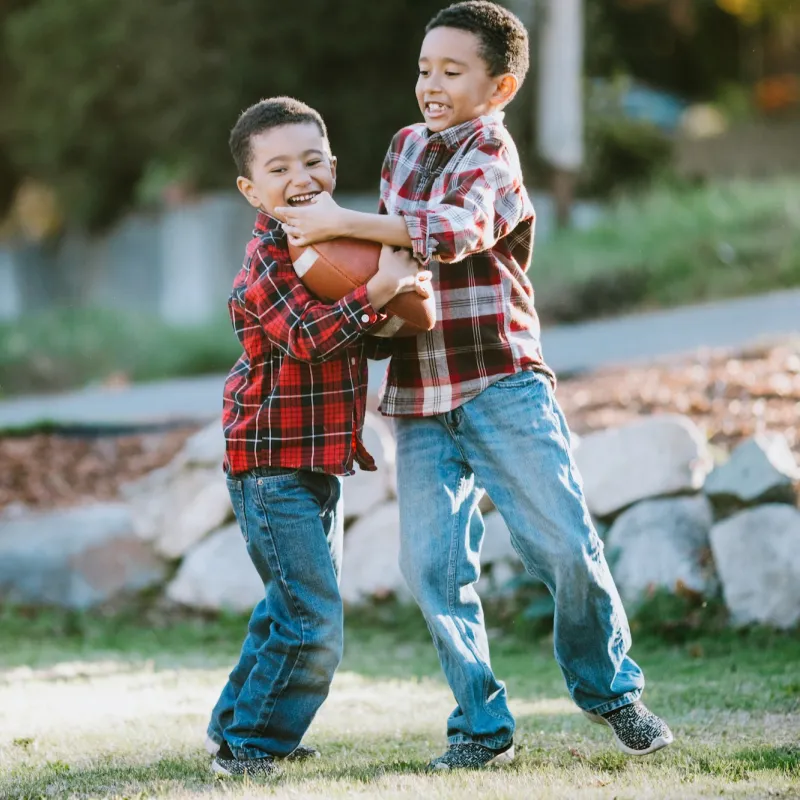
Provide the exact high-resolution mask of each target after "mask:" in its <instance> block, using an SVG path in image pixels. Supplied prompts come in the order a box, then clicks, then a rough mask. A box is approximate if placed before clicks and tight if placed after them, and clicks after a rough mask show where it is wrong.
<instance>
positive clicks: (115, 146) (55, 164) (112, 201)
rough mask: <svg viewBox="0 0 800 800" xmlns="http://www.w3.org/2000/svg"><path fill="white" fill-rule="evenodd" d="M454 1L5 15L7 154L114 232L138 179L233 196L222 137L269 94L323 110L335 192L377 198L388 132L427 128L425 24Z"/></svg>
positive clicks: (209, 5) (50, 1)
mask: <svg viewBox="0 0 800 800" xmlns="http://www.w3.org/2000/svg"><path fill="white" fill-rule="evenodd" d="M446 4H447V3H446V0H441V1H440V2H433V3H432V2H430V1H429V0H408V2H404V3H381V2H361V3H342V2H338V0H305V2H303V3H294V4H288V3H283V2H277V0H226V2H225V3H219V2H217V1H216V0H137V2H136V3H108V2H106V0H28V2H21V3H17V4H16V6H15V7H12V8H11V9H10V10H9V11H8V12H6V13H2V12H0V49H1V50H2V51H3V53H4V54H5V59H6V64H5V65H4V67H5V68H6V69H5V70H4V72H6V74H7V78H8V80H7V81H4V82H3V84H2V85H5V86H6V89H5V94H4V95H3V101H4V103H3V104H4V110H5V113H4V114H3V118H2V121H0V141H2V142H3V143H5V145H4V146H5V148H6V149H7V152H8V153H9V155H10V161H11V163H12V164H13V165H14V168H15V169H16V170H18V171H19V172H21V173H24V174H26V175H32V176H34V177H37V178H39V179H41V180H44V181H47V182H49V183H50V184H52V185H54V186H55V187H56V189H57V190H58V191H59V194H60V196H61V197H62V199H63V201H64V203H65V206H66V211H67V214H68V216H69V217H70V218H71V219H73V220H76V221H78V222H80V223H83V224H85V225H87V226H89V227H92V228H99V227H102V226H104V225H107V224H108V223H110V222H112V221H113V220H114V219H116V218H117V217H118V216H119V214H120V213H122V212H123V211H124V210H125V209H126V208H127V207H129V206H130V205H131V203H132V201H133V199H134V198H135V197H136V194H137V187H139V186H140V184H141V182H142V180H143V177H145V176H149V177H150V178H151V179H152V175H153V174H154V173H155V174H158V175H162V176H167V177H169V176H170V175H174V176H177V177H179V178H180V179H182V180H184V181H188V182H189V183H191V184H192V185H193V186H195V187H197V188H201V189H202V188H216V187H220V186H229V185H232V182H233V178H234V177H235V176H234V174H233V168H232V163H231V161H230V156H229V155H228V151H227V137H228V131H229V130H230V128H231V126H232V125H233V123H234V122H235V120H236V116H237V115H238V113H239V112H240V111H241V110H242V109H244V108H245V107H246V106H248V105H249V104H250V103H253V102H255V101H257V100H258V99H260V98H261V97H265V96H269V95H274V94H290V95H295V96H298V97H300V98H302V99H303V100H305V101H306V102H308V103H310V104H311V105H313V106H315V107H316V108H318V109H319V111H320V112H321V113H322V114H323V115H324V117H325V119H326V121H327V122H328V126H329V128H330V133H331V141H332V144H333V148H334V151H335V152H336V153H337V155H338V156H339V160H340V169H341V179H340V183H339V185H340V187H341V188H343V189H345V190H348V189H364V188H374V187H375V185H376V183H377V178H376V176H377V175H378V171H379V168H380V164H381V160H382V158H383V155H384V152H385V149H386V147H387V145H388V142H389V138H390V136H391V135H392V133H393V132H394V131H395V130H396V129H397V128H398V127H400V126H401V125H403V124H406V123H407V122H409V121H410V120H413V119H415V118H416V116H417V112H416V102H415V100H414V93H413V81H414V74H415V63H416V56H417V52H418V47H419V42H420V40H421V38H422V31H423V29H424V24H425V22H426V21H427V20H428V19H429V17H430V16H431V14H433V13H434V12H435V11H436V10H437V8H439V7H442V6H444V5H446Z"/></svg>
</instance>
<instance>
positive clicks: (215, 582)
mask: <svg viewBox="0 0 800 800" xmlns="http://www.w3.org/2000/svg"><path fill="white" fill-rule="evenodd" d="M167 597H168V598H169V599H170V600H172V601H173V602H175V603H179V604H181V605H184V606H188V607H189V608H195V609H201V610H204V611H223V610H224V611H235V612H249V611H252V610H253V608H254V607H255V605H256V603H258V602H259V600H261V599H262V598H263V597H264V584H263V583H262V582H261V578H260V577H259V576H258V573H257V572H256V569H255V567H254V566H253V564H252V563H251V561H250V556H249V555H248V554H247V547H246V545H245V542H244V538H243V536H242V533H241V531H240V530H239V526H238V525H228V526H227V527H225V528H222V529H221V530H218V531H215V532H214V533H212V534H211V535H210V536H209V537H208V538H207V539H204V540H203V541H202V542H200V544H198V545H196V546H195V547H193V548H192V549H191V550H190V551H189V552H188V553H187V554H186V557H185V558H184V559H183V562H182V563H181V566H180V568H179V569H178V572H177V574H176V575H175V578H174V579H173V580H172V582H171V583H170V584H169V586H168V587H167Z"/></svg>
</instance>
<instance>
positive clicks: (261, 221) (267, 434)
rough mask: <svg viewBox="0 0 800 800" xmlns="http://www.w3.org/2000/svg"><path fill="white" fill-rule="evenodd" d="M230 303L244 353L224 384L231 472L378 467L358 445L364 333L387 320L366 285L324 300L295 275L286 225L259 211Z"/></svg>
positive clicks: (227, 456) (224, 422)
mask: <svg viewBox="0 0 800 800" xmlns="http://www.w3.org/2000/svg"><path fill="white" fill-rule="evenodd" d="M228 308H229V310H230V314H231V320H232V322H233V327H234V330H235V331H236V335H237V336H238V337H239V341H240V342H241V343H242V347H243V348H244V353H242V356H241V357H240V358H239V360H238V361H237V362H236V364H235V366H234V367H233V369H232V370H231V372H230V374H229V375H228V379H227V381H226V382H225V390H224V397H223V412H222V427H223V430H224V432H225V441H226V454H225V463H224V467H225V469H226V470H227V471H228V472H230V473H232V474H237V473H241V472H246V471H248V470H251V469H254V468H255V467H288V468H295V469H297V468H300V469H311V470H319V471H322V472H328V473H331V474H334V475H346V474H351V473H352V472H353V463H354V461H355V462H357V463H358V464H359V466H360V467H361V468H362V469H367V470H374V469H375V462H374V461H373V459H372V457H371V456H370V455H369V453H367V451H366V450H365V449H364V445H363V444H362V442H361V434H362V429H363V426H364V414H365V411H366V400H367V361H366V357H365V354H364V343H363V341H362V334H363V333H365V332H366V331H368V330H369V329H370V328H371V327H373V326H374V325H375V323H376V322H379V321H380V320H382V319H386V317H385V315H383V314H378V313H377V312H376V311H375V310H374V309H373V308H372V306H371V305H370V304H369V301H368V300H367V290H366V288H365V287H363V286H362V287H360V288H358V289H356V290H355V291H354V292H352V293H351V294H349V295H347V296H346V297H344V298H343V299H342V300H340V301H339V302H337V303H334V304H333V305H323V304H322V303H321V302H320V301H319V300H317V299H316V298H314V297H313V296H312V295H311V294H309V292H308V290H307V289H306V288H305V286H303V284H302V283H301V282H300V280H299V278H298V277H297V274H296V273H295V271H294V267H293V266H292V261H291V258H290V257H289V251H288V248H287V243H286V234H285V233H284V231H283V229H282V228H281V226H280V223H279V222H278V221H277V220H276V219H274V218H273V217H270V216H268V215H267V214H264V213H259V215H258V218H257V219H256V225H255V230H254V231H253V239H251V241H250V243H249V244H248V246H247V255H246V258H245V261H244V266H243V267H242V269H241V270H240V271H239V274H238V275H237V276H236V279H235V280H234V283H233V292H232V294H231V297H230V300H229V301H228Z"/></svg>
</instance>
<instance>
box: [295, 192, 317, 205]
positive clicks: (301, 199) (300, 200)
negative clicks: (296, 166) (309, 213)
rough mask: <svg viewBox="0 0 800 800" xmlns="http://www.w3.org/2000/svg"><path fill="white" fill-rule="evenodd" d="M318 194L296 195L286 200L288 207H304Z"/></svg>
mask: <svg viewBox="0 0 800 800" xmlns="http://www.w3.org/2000/svg"><path fill="white" fill-rule="evenodd" d="M318 194H319V192H308V193H307V194H296V195H295V196H294V197H290V198H289V199H288V203H289V205H290V206H304V205H306V204H307V203H310V202H311V201H312V200H313V199H314V198H315V197H316V196H317V195H318Z"/></svg>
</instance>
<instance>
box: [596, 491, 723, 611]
mask: <svg viewBox="0 0 800 800" xmlns="http://www.w3.org/2000/svg"><path fill="white" fill-rule="evenodd" d="M713 521H714V520H713V512H712V508H711V503H709V501H708V499H707V498H706V497H705V496H703V495H695V496H694V497H676V498H668V499H660V500H644V501H642V502H641V503H637V504H636V505H635V506H632V507H631V508H629V509H627V510H626V511H623V512H622V514H620V515H619V517H617V519H616V521H615V522H614V524H613V525H612V527H611V529H610V530H609V531H608V533H607V535H606V537H605V547H606V550H605V552H606V557H607V558H608V562H609V565H610V566H611V571H612V573H613V575H614V580H615V582H616V584H617V588H618V589H619V593H620V596H621V597H622V599H623V600H624V601H625V602H626V603H629V604H631V605H636V604H637V603H639V602H641V601H642V600H643V599H645V597H646V596H647V594H648V592H649V591H651V590H652V589H657V588H662V589H666V590H668V591H670V592H672V593H677V592H679V591H681V590H686V589H688V590H690V591H692V592H696V593H698V594H702V595H707V594H710V593H713V592H714V590H715V586H716V582H715V580H714V575H713V569H712V568H711V564H710V561H711V559H710V551H709V541H708V535H709V531H710V530H711V526H712V524H713Z"/></svg>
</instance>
